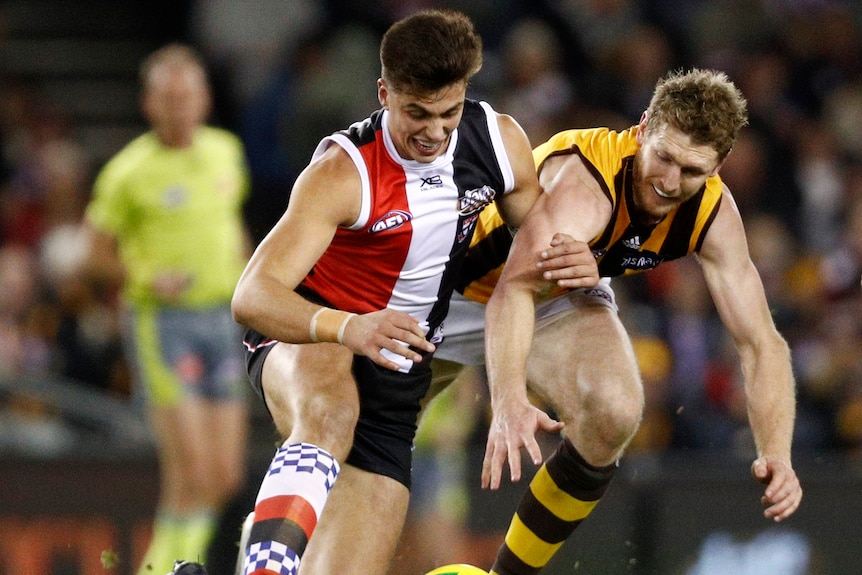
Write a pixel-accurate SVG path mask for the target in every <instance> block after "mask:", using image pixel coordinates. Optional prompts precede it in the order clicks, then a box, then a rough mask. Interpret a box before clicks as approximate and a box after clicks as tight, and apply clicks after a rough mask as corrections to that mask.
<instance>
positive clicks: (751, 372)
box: [699, 190, 802, 521]
mask: <svg viewBox="0 0 862 575" xmlns="http://www.w3.org/2000/svg"><path fill="white" fill-rule="evenodd" d="M699 259H700V261H701V263H702V266H703V271H704V276H705V278H706V281H707V285H708V286H709V290H710V293H711V294H712V297H713V300H714V301H715V305H716V308H717V309H718V312H719V314H720V316H721V319H722V321H723V322H724V325H725V326H726V328H727V329H728V331H729V333H730V334H731V336H732V337H733V340H734V342H735V344H736V347H737V350H738V352H739V355H740V361H741V364H742V372H743V377H744V379H745V393H746V399H747V405H748V416H749V422H750V425H751V430H752V433H753V435H754V440H755V444H756V446H757V459H756V460H755V461H754V463H753V464H752V474H753V475H754V477H755V479H757V480H758V481H760V482H761V483H764V484H765V485H766V487H765V491H764V495H763V497H762V503H763V505H764V507H766V509H765V510H764V516H765V517H767V518H769V519H773V520H775V521H782V520H784V519H786V518H788V517H790V515H792V514H793V513H794V512H795V511H796V509H797V507H798V506H799V503H800V501H801V499H802V488H801V486H800V485H799V479H798V478H797V476H796V473H795V471H794V470H793V466H792V463H791V444H792V438H793V424H794V418H795V413H796V399H795V384H794V378H793V372H792V367H791V361H790V351H789V349H788V346H787V343H786V342H785V340H784V338H783V337H782V336H781V335H780V334H779V333H778V331H777V330H776V328H775V324H774V322H773V320H772V316H771V314H770V311H769V306H768V303H767V300H766V296H765V294H764V290H763V284H762V282H761V280H760V275H759V274H758V272H757V270H756V269H755V267H754V264H753V263H752V262H751V259H750V257H749V253H748V247H747V243H746V239H745V233H744V231H743V225H742V220H741V218H740V216H739V212H738V210H737V208H736V205H735V203H734V202H733V198H732V197H731V195H730V193H729V192H728V191H727V190H725V192H724V196H723V198H722V204H721V207H720V209H719V213H718V215H717V216H716V219H715V221H714V222H713V224H712V226H711V227H710V230H709V232H708V233H707V236H706V239H705V241H704V245H703V248H702V250H701V252H700V254H699Z"/></svg>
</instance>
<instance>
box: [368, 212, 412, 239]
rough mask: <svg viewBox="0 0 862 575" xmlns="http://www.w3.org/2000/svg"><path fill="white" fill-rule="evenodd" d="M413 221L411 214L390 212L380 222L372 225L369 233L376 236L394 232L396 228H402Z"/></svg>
mask: <svg viewBox="0 0 862 575" xmlns="http://www.w3.org/2000/svg"><path fill="white" fill-rule="evenodd" d="M412 219H413V215H412V214H410V212H405V211H404V210H390V211H388V212H386V213H385V214H383V217H381V218H380V219H379V220H377V221H376V222H374V223H373V224H371V227H370V228H368V233H369V234H376V233H379V232H385V231H388V230H394V229H395V228H400V227H401V226H403V225H404V224H406V223H407V222H409V221H410V220H412Z"/></svg>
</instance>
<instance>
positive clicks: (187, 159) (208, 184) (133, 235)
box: [87, 127, 248, 308]
mask: <svg viewBox="0 0 862 575" xmlns="http://www.w3.org/2000/svg"><path fill="white" fill-rule="evenodd" d="M247 194H248V173H247V169H246V164H245V156H244V154H243V148H242V145H241V143H240V140H239V138H237V137H236V136H234V135H233V134H230V133H228V132H226V131H224V130H221V129H218V128H213V127H203V128H201V129H199V131H198V133H197V134H196V135H195V140H194V143H193V144H192V145H191V146H190V147H188V148H181V149H175V148H168V147H165V146H163V145H162V144H161V142H160V141H159V140H158V138H157V137H156V136H155V134H154V133H152V132H148V133H146V134H143V135H142V136H139V137H138V138H136V139H135V140H133V141H132V142H130V143H129V144H128V145H127V146H126V147H125V148H124V149H123V150H121V151H120V152H119V153H118V154H117V155H116V156H114V157H113V158H112V159H111V160H110V161H109V162H108V163H107V164H106V165H105V167H104V168H103V169H102V171H101V173H100V174H99V176H98V178H97V179H96V182H95V186H94V190H93V200H92V202H91V203H90V205H89V206H88V208H87V218H88V220H89V221H90V222H91V223H92V225H94V226H95V227H96V228H98V229H100V230H102V231H105V232H107V233H110V234H112V235H114V236H115V237H116V238H117V241H118V245H119V250H120V257H121V259H122V261H123V263H124V265H125V267H126V270H127V277H126V282H125V284H124V287H123V295H124V299H125V300H126V301H127V303H129V304H130V305H131V306H133V307H147V306H157V305H158V303H159V302H158V299H157V298H156V296H155V294H154V293H153V290H152V283H153V280H154V278H155V277H156V275H157V274H158V273H165V272H177V273H180V274H183V275H185V276H187V277H188V278H189V281H190V284H189V288H188V290H187V291H186V292H185V293H184V294H183V296H182V299H181V301H180V302H179V304H178V305H179V306H181V307H189V308H200V307H209V306H214V305H219V304H224V303H226V302H229V301H230V298H231V296H232V294H233V290H234V287H235V286H236V281H237V280H238V279H239V276H240V274H241V273H242V270H243V268H244V266H245V263H246V259H245V237H244V231H243V225H242V215H241V210H242V205H243V202H244V201H245V199H246V196H247Z"/></svg>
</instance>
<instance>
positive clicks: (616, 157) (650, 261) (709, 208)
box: [458, 127, 723, 304]
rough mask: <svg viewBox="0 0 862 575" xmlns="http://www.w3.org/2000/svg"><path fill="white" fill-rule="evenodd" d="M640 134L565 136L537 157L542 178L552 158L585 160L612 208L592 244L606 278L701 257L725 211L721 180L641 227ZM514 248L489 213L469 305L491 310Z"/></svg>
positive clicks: (464, 279) (464, 289)
mask: <svg viewBox="0 0 862 575" xmlns="http://www.w3.org/2000/svg"><path fill="white" fill-rule="evenodd" d="M636 134H637V127H633V128H630V129H629V130H626V131H624V132H615V131H612V130H609V129H607V128H590V129H584V130H566V131H563V132H559V133H557V134H556V135H554V136H552V137H551V138H550V139H549V140H548V141H547V142H545V143H544V144H541V145H540V146H538V147H537V148H536V149H535V150H533V160H534V161H535V163H536V169H537V170H538V171H539V172H540V173H541V170H542V165H543V164H544V162H545V160H547V159H548V158H550V157H551V156H557V155H562V154H578V155H579V156H581V158H582V159H583V160H584V163H585V165H586V166H587V167H588V169H589V170H590V171H591V172H592V174H593V176H594V177H595V178H596V180H597V181H598V182H599V185H600V186H601V188H602V190H604V193H605V196H607V198H608V201H609V202H610V203H611V205H612V206H613V213H612V215H611V218H610V220H609V221H608V224H607V226H606V227H605V229H604V230H602V232H601V233H599V234H598V235H597V236H596V237H594V238H592V239H591V240H590V241H589V244H590V248H591V249H592V251H593V254H594V255H595V256H596V261H597V263H598V266H599V275H600V276H602V277H612V276H618V275H624V274H632V273H637V272H641V271H646V270H649V269H652V268H654V267H656V266H658V265H659V264H660V263H662V262H665V261H669V260H673V259H676V258H680V257H683V256H685V255H687V254H690V253H693V252H696V251H697V250H698V249H700V246H701V244H702V243H703V239H704V237H705V235H706V231H707V229H708V228H709V225H710V224H711V223H712V220H713V219H714V218H715V216H716V214H717V213H718V207H719V204H720V203H721V192H722V188H723V185H722V183H721V179H720V178H719V176H717V175H716V176H713V177H711V178H709V179H708V180H707V181H706V184H705V185H704V187H703V189H701V190H700V191H699V192H698V193H697V194H696V195H695V196H694V197H693V198H691V199H690V200H689V201H687V202H685V203H684V204H682V205H681V206H679V207H678V208H676V209H675V210H674V211H672V212H671V213H670V214H668V215H667V216H666V217H665V218H664V219H663V220H662V221H661V222H659V224H658V225H656V226H638V225H635V224H634V223H633V222H632V220H631V217H630V214H629V210H628V206H629V204H630V203H631V198H632V166H633V164H634V157H635V153H636V152H637V149H638V144H637V140H636ZM511 244H512V231H511V230H510V229H509V228H508V227H507V226H506V225H505V223H504V222H503V220H502V218H501V217H500V214H499V213H498V212H497V208H496V206H495V205H493V204H492V205H490V206H488V207H487V208H485V210H484V211H483V212H482V214H481V217H480V218H479V224H478V226H477V228H476V232H475V234H474V235H473V241H472V243H471V246H470V252H469V253H468V255H467V259H466V260H465V262H464V269H463V271H462V274H461V281H460V283H459V285H458V291H460V292H461V293H463V294H464V296H465V297H467V298H468V299H470V300H473V301H476V302H479V303H483V304H484V303H487V302H488V299H489V298H490V297H491V292H492V291H493V289H494V286H495V285H497V281H498V280H499V279H500V273H501V272H502V269H503V263H504V262H505V261H506V256H507V255H508V253H509V248H510V246H511Z"/></svg>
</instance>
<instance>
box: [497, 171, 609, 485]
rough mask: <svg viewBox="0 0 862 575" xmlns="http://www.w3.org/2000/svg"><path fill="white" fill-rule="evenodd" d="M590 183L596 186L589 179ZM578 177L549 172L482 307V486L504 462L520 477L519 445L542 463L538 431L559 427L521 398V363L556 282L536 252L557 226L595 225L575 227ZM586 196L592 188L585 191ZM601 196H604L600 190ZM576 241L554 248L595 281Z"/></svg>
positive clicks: (591, 263) (587, 280)
mask: <svg viewBox="0 0 862 575" xmlns="http://www.w3.org/2000/svg"><path fill="white" fill-rule="evenodd" d="M555 167H556V166H555ZM559 172H560V170H557V174H558V175H559ZM592 184H594V185H596V187H598V186H597V184H596V183H595V181H594V180H592ZM582 185H583V181H581V180H579V179H578V173H575V174H573V175H572V176H571V177H566V176H565V175H559V177H553V178H552V177H549V178H548V180H547V188H546V191H545V193H543V194H542V195H541V196H540V197H539V199H538V200H536V202H535V204H534V205H533V207H532V208H531V210H530V212H529V214H528V216H527V217H526V218H525V220H524V222H523V224H522V226H521V227H520V229H519V231H518V233H517V235H516V236H515V239H514V243H513V245H512V249H511V251H510V254H509V258H508V260H507V263H506V267H505V268H504V270H503V276H502V278H501V280H500V282H499V283H498V284H497V287H496V288H495V290H494V294H493V295H492V297H491V300H490V301H489V302H488V306H487V308H486V315H485V318H486V358H487V361H488V378H489V388H490V390H491V406H492V408H493V418H492V422H491V428H490V430H489V434H488V442H487V445H486V451H485V458H484V461H483V465H482V486H483V487H490V488H491V489H496V488H498V487H499V485H500V481H501V477H502V473H503V467H504V465H505V464H506V463H508V465H509V471H510V478H511V480H512V481H518V480H519V479H520V477H521V448H524V449H525V450H526V451H527V453H528V455H529V457H530V459H531V460H532V461H533V463H534V464H536V465H539V464H541V461H542V454H541V451H540V449H539V446H538V443H537V442H536V438H535V434H536V432H537V431H538V430H539V429H544V430H546V431H557V430H559V429H560V427H561V424H560V423H559V422H557V421H554V420H553V419H551V418H550V417H548V415H547V414H546V413H545V412H544V411H542V410H540V409H538V408H536V407H535V406H533V405H532V404H531V403H530V402H529V400H528V399H527V392H526V365H527V357H528V355H529V351H530V347H531V345H532V341H533V330H534V327H535V303H536V300H537V299H541V298H543V297H544V296H545V295H547V294H549V293H550V291H551V290H552V289H553V288H554V286H555V282H553V281H549V280H548V279H545V278H544V277H543V272H544V271H546V269H542V268H539V267H538V266H537V262H538V261H540V259H541V254H542V253H545V252H546V251H547V250H549V249H553V248H552V247H551V246H552V240H554V238H557V240H556V241H559V240H560V239H562V238H563V236H562V235H560V230H562V231H563V232H565V233H569V234H571V235H573V236H574V235H576V236H578V237H580V238H584V237H587V236H586V234H588V233H590V232H593V230H591V229H589V227H587V226H585V227H579V226H580V225H581V223H580V221H579V213H580V206H579V203H580V202H581V198H582V195H581V194H582V191H581V190H580V189H576V188H577V187H578V186H582ZM565 186H574V187H573V188H571V189H566V188H565ZM586 197H587V198H593V197H595V196H594V194H593V193H592V192H588V193H587V195H586ZM602 201H603V202H604V203H606V204H607V203H608V202H607V200H606V199H604V198H602ZM588 211H589V210H588ZM597 211H598V210H597ZM599 213H600V212H599ZM592 225H594V226H596V227H598V226H599V225H600V216H597V217H595V218H594V223H593V224H592ZM594 233H597V232H594ZM577 243H578V242H570V243H569V244H568V251H566V248H565V247H563V248H560V251H563V252H565V253H563V254H562V256H561V257H563V258H568V259H566V260H565V265H566V266H567V267H566V269H568V270H569V272H571V270H572V269H575V270H577V269H581V270H583V271H580V272H577V273H580V274H581V277H580V280H579V281H580V282H581V283H580V284H579V285H595V283H596V281H598V271H597V268H596V263H595V260H594V258H593V257H592V254H591V253H590V252H589V249H588V246H586V244H585V243H583V242H580V245H581V249H580V251H579V252H577V250H574V251H573V250H572V249H571V248H572V246H573V245H577ZM573 262H574V263H575V264H576V265H574V267H573V265H572V263H573Z"/></svg>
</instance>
